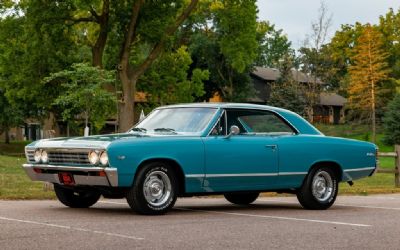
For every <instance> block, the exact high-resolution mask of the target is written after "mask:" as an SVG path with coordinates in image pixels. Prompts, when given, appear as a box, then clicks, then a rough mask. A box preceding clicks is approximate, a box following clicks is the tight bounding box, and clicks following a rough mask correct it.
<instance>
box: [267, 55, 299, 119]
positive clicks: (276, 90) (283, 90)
mask: <svg viewBox="0 0 400 250" xmlns="http://www.w3.org/2000/svg"><path fill="white" fill-rule="evenodd" d="M292 70H293V58H292V55H286V56H284V57H283V59H282V60H281V62H280V64H279V72H280V74H281V75H280V77H279V79H278V80H277V81H276V82H275V83H273V84H272V85H271V96H270V98H269V101H268V104H269V105H272V106H276V107H281V108H285V109H289V110H292V111H294V112H296V113H298V114H300V115H305V109H306V104H307V102H306V95H305V89H304V87H303V86H302V85H301V84H300V83H299V82H296V81H295V80H294V78H293V72H292Z"/></svg>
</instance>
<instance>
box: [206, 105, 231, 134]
mask: <svg viewBox="0 0 400 250" xmlns="http://www.w3.org/2000/svg"><path fill="white" fill-rule="evenodd" d="M225 113H226V111H225V110H224V109H222V113H221V114H220V115H219V117H218V119H217V121H216V122H215V124H214V126H212V127H211V129H210V131H208V133H207V135H206V137H208V136H210V134H211V132H212V131H213V130H214V128H215V126H217V124H218V122H219V121H220V120H221V117H222V116H223V115H225ZM225 134H226V117H225ZM213 136H215V135H213Z"/></svg>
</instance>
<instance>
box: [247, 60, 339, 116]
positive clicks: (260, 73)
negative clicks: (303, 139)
mask: <svg viewBox="0 0 400 250" xmlns="http://www.w3.org/2000/svg"><path fill="white" fill-rule="evenodd" d="M292 74H293V79H294V80H295V81H297V82H298V83H299V84H317V86H316V88H318V89H320V90H321V93H320V96H319V98H318V99H319V101H318V102H317V103H316V104H315V105H314V107H313V109H312V110H310V111H309V112H310V113H309V120H310V122H321V123H330V124H339V123H342V122H344V105H345V103H346V98H344V97H342V96H340V95H338V94H336V93H328V92H324V91H323V89H324V85H325V84H324V83H323V82H322V81H321V80H320V79H318V78H314V77H312V76H310V75H307V74H305V73H303V72H300V71H297V70H294V69H293V70H292ZM250 76H251V78H252V80H253V84H254V88H255V90H256V91H257V94H256V96H254V97H251V98H249V99H248V100H247V101H248V102H251V103H258V104H265V103H267V104H268V100H269V97H270V94H271V84H272V83H273V82H276V81H277V80H278V79H279V77H280V72H279V70H277V69H274V68H263V67H255V69H254V71H253V72H252V73H250Z"/></svg>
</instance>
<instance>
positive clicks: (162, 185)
mask: <svg viewBox="0 0 400 250" xmlns="http://www.w3.org/2000/svg"><path fill="white" fill-rule="evenodd" d="M150 186H151V187H154V188H150ZM177 194H178V182H177V178H176V175H175V173H174V171H173V169H172V168H171V167H170V166H169V165H168V164H166V163H164V162H151V163H148V164H146V165H144V166H143V167H142V168H140V170H139V171H138V173H137V175H136V177H135V180H134V183H133V185H132V187H131V188H130V190H129V191H128V193H127V195H126V200H127V202H128V204H129V206H130V207H131V208H132V209H133V210H134V211H135V212H137V213H140V214H145V215H161V214H165V213H166V212H168V211H169V210H170V209H171V208H172V207H173V206H174V205H175V202H176V198H177Z"/></svg>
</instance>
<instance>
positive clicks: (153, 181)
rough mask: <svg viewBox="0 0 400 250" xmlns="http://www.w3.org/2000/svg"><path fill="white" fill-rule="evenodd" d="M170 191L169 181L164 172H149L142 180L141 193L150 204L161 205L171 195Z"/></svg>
mask: <svg viewBox="0 0 400 250" xmlns="http://www.w3.org/2000/svg"><path fill="white" fill-rule="evenodd" d="M171 191H172V185H171V181H170V179H169V177H168V175H167V174H166V173H165V172H162V171H154V172H151V173H150V174H149V175H148V176H147V177H146V179H145V180H144V183H143V194H144V197H145V199H146V201H147V202H148V203H149V204H150V205H152V206H155V207H158V206H162V205H163V204H164V203H165V202H167V201H168V199H169V198H170V197H171Z"/></svg>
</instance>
